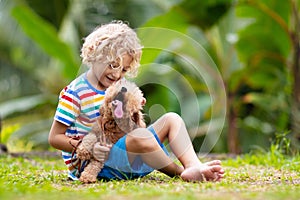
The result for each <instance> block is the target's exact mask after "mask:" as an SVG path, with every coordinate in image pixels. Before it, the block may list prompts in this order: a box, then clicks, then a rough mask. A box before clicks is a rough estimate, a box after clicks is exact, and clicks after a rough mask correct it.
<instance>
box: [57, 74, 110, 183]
mask: <svg viewBox="0 0 300 200" xmlns="http://www.w3.org/2000/svg"><path fill="white" fill-rule="evenodd" d="M86 74H87V73H84V74H82V75H81V76H79V77H78V78H76V79H75V80H74V81H72V82H71V83H70V84H69V85H68V86H66V87H65V88H64V89H63V90H62V91H61V92H60V95H59V102H58V106H57V109H56V113H55V116H54V119H55V120H56V121H58V122H60V123H63V124H65V125H67V126H69V128H68V129H67V131H66V133H65V134H66V135H67V136H68V137H74V138H83V136H85V135H86V134H87V133H88V132H89V131H90V130H91V128H92V125H93V123H94V122H95V120H96V118H97V117H98V116H99V115H100V113H99V107H100V105H101V104H102V103H103V100H104V96H105V91H100V90H97V89H96V88H94V87H93V86H92V85H91V84H90V83H89V82H88V80H87V78H86ZM62 157H63V159H64V161H65V164H66V165H67V166H68V169H69V177H70V178H72V179H73V180H76V179H77V177H78V175H79V172H78V164H79V161H78V160H77V158H76V155H72V152H65V151H62Z"/></svg>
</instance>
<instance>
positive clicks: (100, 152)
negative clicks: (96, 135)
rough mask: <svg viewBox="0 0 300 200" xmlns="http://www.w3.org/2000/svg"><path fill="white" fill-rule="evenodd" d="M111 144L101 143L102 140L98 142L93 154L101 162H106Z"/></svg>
mask: <svg viewBox="0 0 300 200" xmlns="http://www.w3.org/2000/svg"><path fill="white" fill-rule="evenodd" d="M110 149H111V145H101V144H100V142H97V143H96V144H95V145H94V148H93V156H94V158H95V159H96V160H98V161H99V162H103V163H104V162H105V161H106V160H107V158H108V155H109V152H110Z"/></svg>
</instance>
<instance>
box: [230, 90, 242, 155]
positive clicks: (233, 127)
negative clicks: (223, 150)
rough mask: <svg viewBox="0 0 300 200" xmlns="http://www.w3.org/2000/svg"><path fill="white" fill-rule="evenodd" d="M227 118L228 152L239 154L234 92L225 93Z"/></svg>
mask: <svg viewBox="0 0 300 200" xmlns="http://www.w3.org/2000/svg"><path fill="white" fill-rule="evenodd" d="M227 97H228V99H227V111H228V112H227V120H228V133H227V145H228V150H229V153H233V154H240V153H241V147H240V142H239V136H238V128H237V122H236V120H237V111H236V110H235V107H234V97H235V95H234V94H230V93H227Z"/></svg>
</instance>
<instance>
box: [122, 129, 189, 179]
mask: <svg viewBox="0 0 300 200" xmlns="http://www.w3.org/2000/svg"><path fill="white" fill-rule="evenodd" d="M126 149H127V155H128V160H129V162H130V163H132V162H133V161H134V159H135V157H136V156H137V155H139V156H141V158H142V160H143V161H144V162H145V163H146V164H147V165H149V166H150V167H152V168H154V169H158V170H159V171H161V172H163V173H165V174H166V175H169V176H171V177H172V176H177V175H180V174H181V173H182V172H183V167H181V166H178V165H177V164H175V163H174V162H173V161H172V159H170V158H169V156H168V155H166V153H165V152H164V151H163V149H162V148H161V146H160V145H159V144H158V142H157V141H156V139H155V137H154V136H153V134H152V133H151V132H150V131H149V130H148V129H144V128H138V129H135V130H134V131H132V132H130V133H128V134H127V137H126Z"/></svg>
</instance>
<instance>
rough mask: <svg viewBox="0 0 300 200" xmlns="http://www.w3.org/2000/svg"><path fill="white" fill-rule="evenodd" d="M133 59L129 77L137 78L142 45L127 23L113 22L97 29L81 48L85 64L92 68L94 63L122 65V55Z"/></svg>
mask: <svg viewBox="0 0 300 200" xmlns="http://www.w3.org/2000/svg"><path fill="white" fill-rule="evenodd" d="M126 53H127V54H128V55H130V56H131V57H132V62H131V64H130V69H129V70H128V75H131V76H136V73H137V69H138V67H139V66H140V59H141V54H142V45H141V44H140V40H139V38H138V37H137V34H136V33H135V31H134V30H133V29H131V28H130V27H129V26H128V25H127V24H126V23H124V22H122V21H119V20H118V21H112V22H111V23H109V24H104V25H101V26H98V27H96V29H95V30H94V31H93V32H92V33H90V34H89V35H88V36H87V37H86V38H85V39H84V43H83V45H82V48H81V55H80V56H81V58H82V62H83V64H86V65H87V66H89V67H91V66H92V63H93V62H99V61H100V62H104V63H105V64H109V63H112V62H117V63H119V64H120V63H121V62H122V55H124V54H126Z"/></svg>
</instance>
